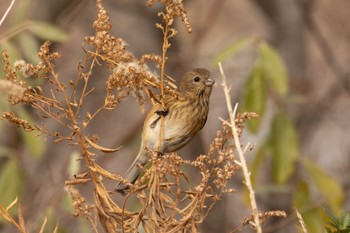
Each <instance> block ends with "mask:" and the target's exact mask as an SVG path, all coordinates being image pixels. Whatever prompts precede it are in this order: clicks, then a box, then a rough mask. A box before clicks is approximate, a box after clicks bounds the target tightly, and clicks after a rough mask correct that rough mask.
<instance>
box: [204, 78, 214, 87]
mask: <svg viewBox="0 0 350 233" xmlns="http://www.w3.org/2000/svg"><path fill="white" fill-rule="evenodd" d="M214 83H215V81H214V79H211V78H208V79H207V80H205V85H206V86H213V84H214Z"/></svg>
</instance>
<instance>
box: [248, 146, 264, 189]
mask: <svg viewBox="0 0 350 233" xmlns="http://www.w3.org/2000/svg"><path fill="white" fill-rule="evenodd" d="M266 149H267V148H266V143H265V144H264V145H262V146H261V147H260V148H259V150H258V152H257V153H256V154H255V156H254V158H253V161H252V162H251V164H250V166H249V171H250V173H251V176H250V178H251V181H252V184H253V187H255V184H256V181H257V180H256V178H257V177H258V171H259V167H260V165H261V164H262V163H263V162H264V161H265V158H266Z"/></svg>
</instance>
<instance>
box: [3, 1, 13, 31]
mask: <svg viewBox="0 0 350 233" xmlns="http://www.w3.org/2000/svg"><path fill="white" fill-rule="evenodd" d="M15 1H16V0H12V1H11V3H10V5H9V7H8V8H7V10H6V12H5V14H4V15H3V16H2V18H1V20H0V27H1V25H2V23H3V22H4V20H5V19H6V17H7V15H8V13H9V12H10V10H11V8H12V7H13V4H15Z"/></svg>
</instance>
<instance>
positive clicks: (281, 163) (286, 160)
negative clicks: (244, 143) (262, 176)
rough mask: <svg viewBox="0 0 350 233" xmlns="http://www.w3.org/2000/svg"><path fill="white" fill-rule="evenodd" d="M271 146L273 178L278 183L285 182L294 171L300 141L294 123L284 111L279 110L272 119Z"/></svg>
mask: <svg viewBox="0 0 350 233" xmlns="http://www.w3.org/2000/svg"><path fill="white" fill-rule="evenodd" d="M269 147H270V150H271V153H272V177H273V180H274V181H275V182H276V183H277V184H284V183H285V182H286V181H287V180H288V178H289V177H290V176H291V175H292V174H293V172H294V169H295V162H296V160H297V158H298V155H299V143H298V136H297V133H296V130H295V128H294V125H293V124H292V122H291V120H290V119H289V117H288V116H287V115H286V114H285V113H283V112H282V111H278V112H277V113H276V114H275V117H274V119H273V121H272V128H271V131H270V136H269Z"/></svg>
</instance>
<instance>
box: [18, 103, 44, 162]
mask: <svg viewBox="0 0 350 233" xmlns="http://www.w3.org/2000/svg"><path fill="white" fill-rule="evenodd" d="M16 113H17V114H18V116H19V117H20V118H21V119H25V120H27V121H28V122H29V124H30V125H34V124H35V121H34V119H33V118H32V117H31V116H30V114H29V113H28V112H27V111H26V110H25V109H24V108H23V107H19V108H18V109H16ZM19 131H20V134H21V136H22V137H23V139H24V143H25V145H26V147H27V148H28V150H29V152H30V153H31V155H33V157H34V158H36V159H40V158H41V157H42V155H43V154H44V150H45V144H44V142H43V137H42V136H38V135H37V132H35V131H32V132H26V131H24V130H23V129H22V128H19Z"/></svg>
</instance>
